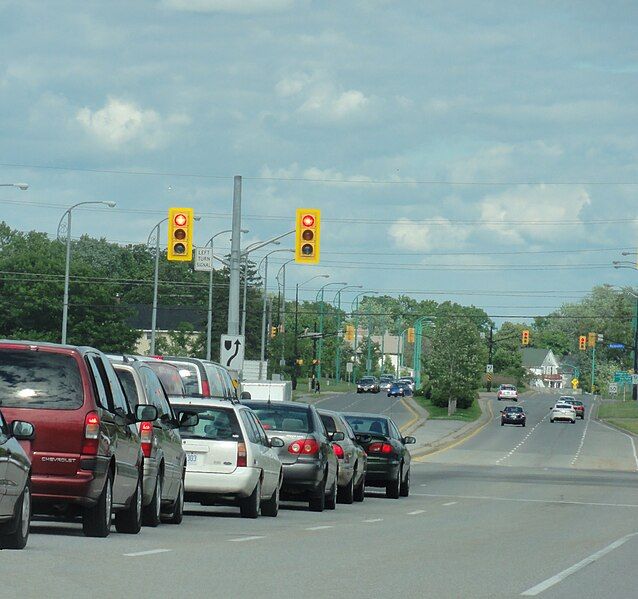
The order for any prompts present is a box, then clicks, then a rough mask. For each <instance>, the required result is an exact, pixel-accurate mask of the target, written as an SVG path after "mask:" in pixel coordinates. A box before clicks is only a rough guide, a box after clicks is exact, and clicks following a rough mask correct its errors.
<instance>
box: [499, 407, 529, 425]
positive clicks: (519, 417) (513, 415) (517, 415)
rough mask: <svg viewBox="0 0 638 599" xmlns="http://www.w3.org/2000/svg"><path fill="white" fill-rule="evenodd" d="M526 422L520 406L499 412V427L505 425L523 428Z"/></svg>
mask: <svg viewBox="0 0 638 599" xmlns="http://www.w3.org/2000/svg"><path fill="white" fill-rule="evenodd" d="M526 420H527V416H526V415H525V412H524V411H523V408H521V406H507V407H506V408H505V409H504V410H501V426H505V425H506V424H516V425H519V426H525V421H526Z"/></svg>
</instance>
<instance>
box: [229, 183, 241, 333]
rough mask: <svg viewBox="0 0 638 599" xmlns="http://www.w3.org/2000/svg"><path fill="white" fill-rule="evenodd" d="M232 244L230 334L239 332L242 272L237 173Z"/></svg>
mask: <svg viewBox="0 0 638 599" xmlns="http://www.w3.org/2000/svg"><path fill="white" fill-rule="evenodd" d="M232 235H233V236H232V240H231V244H230V285H229V289H228V328H227V332H228V334H229V335H238V334H239V278H240V272H241V264H240V263H241V176H240V175H235V179H234V187H233V222H232Z"/></svg>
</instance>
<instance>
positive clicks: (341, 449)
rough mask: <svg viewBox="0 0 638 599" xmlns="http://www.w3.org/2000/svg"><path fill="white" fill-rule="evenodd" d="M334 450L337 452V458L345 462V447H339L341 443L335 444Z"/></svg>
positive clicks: (333, 445)
mask: <svg viewBox="0 0 638 599" xmlns="http://www.w3.org/2000/svg"><path fill="white" fill-rule="evenodd" d="M332 448H333V449H334V451H335V455H336V456H337V457H338V458H339V459H340V460H343V456H344V453H343V447H341V445H339V443H333V444H332Z"/></svg>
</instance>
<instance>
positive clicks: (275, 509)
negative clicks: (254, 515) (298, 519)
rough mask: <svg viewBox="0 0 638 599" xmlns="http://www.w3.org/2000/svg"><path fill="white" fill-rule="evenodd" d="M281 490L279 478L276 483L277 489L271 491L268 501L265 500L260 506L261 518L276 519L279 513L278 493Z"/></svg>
mask: <svg viewBox="0 0 638 599" xmlns="http://www.w3.org/2000/svg"><path fill="white" fill-rule="evenodd" d="M280 489H281V477H279V481H278V482H277V487H276V488H275V490H274V491H273V493H272V495H271V497H270V499H267V500H266V501H264V502H263V503H262V504H261V515H262V516H270V517H272V518H276V517H277V514H278V513H279V493H280Z"/></svg>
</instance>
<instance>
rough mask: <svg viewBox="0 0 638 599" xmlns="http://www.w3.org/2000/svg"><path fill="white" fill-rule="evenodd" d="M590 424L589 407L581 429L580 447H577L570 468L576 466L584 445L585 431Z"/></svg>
mask: <svg viewBox="0 0 638 599" xmlns="http://www.w3.org/2000/svg"><path fill="white" fill-rule="evenodd" d="M590 422H591V407H590V408H589V410H588V412H587V422H586V423H585V428H584V429H583V435H582V437H581V438H580V445H579V446H578V450H577V451H576V455H575V456H574V459H573V460H572V466H573V465H574V464H576V460H577V459H578V458H579V457H580V452H581V451H582V450H583V445H585V437H586V436H587V429H588V428H589V423H590Z"/></svg>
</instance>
